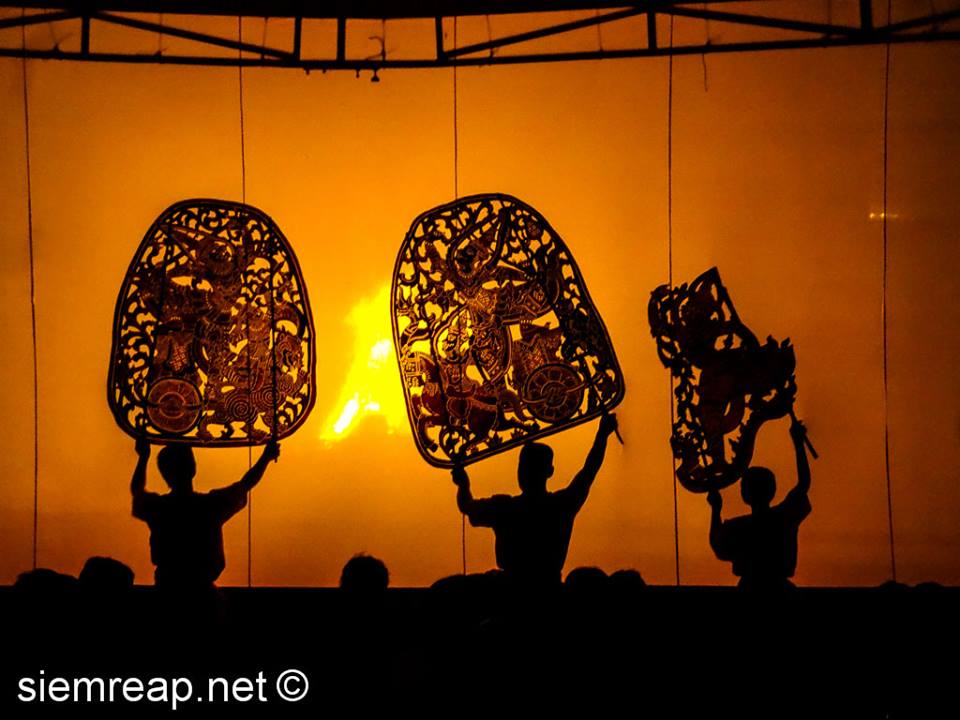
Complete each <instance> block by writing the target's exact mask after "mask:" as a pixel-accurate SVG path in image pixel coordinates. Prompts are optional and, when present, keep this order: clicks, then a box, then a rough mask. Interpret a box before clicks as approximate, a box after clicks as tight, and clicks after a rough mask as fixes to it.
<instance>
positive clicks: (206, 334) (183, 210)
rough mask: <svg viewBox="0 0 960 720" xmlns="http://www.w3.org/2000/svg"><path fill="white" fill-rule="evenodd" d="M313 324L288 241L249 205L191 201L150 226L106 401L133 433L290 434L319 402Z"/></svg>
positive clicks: (126, 300) (219, 437)
mask: <svg viewBox="0 0 960 720" xmlns="http://www.w3.org/2000/svg"><path fill="white" fill-rule="evenodd" d="M314 362H315V350H314V331H313V322H312V319H311V315H310V305H309V302H308V300H307V291H306V287H305V286H304V283H303V276H302V275H301V273H300V267H299V265H298V264H297V259H296V256H295V255H294V254H293V250H292V249H291V247H290V244H289V243H288V242H287V239H286V238H285V237H284V236H283V234H282V233H281V232H280V230H279V229H278V228H277V226H276V225H275V224H274V222H273V221H272V220H271V219H270V218H268V217H267V216H266V215H264V214H263V213H262V212H260V211H259V210H257V209H256V208H254V207H251V206H249V205H241V204H239V203H230V202H223V201H220V200H187V201H184V202H180V203H177V204H176V205H173V206H172V207H170V208H168V209H167V210H166V211H165V212H164V213H163V214H162V215H161V216H160V217H159V218H158V219H157V220H156V222H154V223H153V225H152V226H151V227H150V230H148V231H147V234H146V236H145V237H144V239H143V242H141V243H140V247H139V248H138V249H137V253H136V255H135V256H134V258H133V261H132V262H131V263H130V268H129V269H128V270H127V275H126V277H125V278H124V281H123V285H122V287H121V288H120V295H119V297H118V299H117V309H116V313H115V317H114V329H113V350H112V352H111V362H110V377H109V381H108V400H109V403H110V409H111V410H112V411H113V415H114V417H115V418H116V421H117V424H119V425H120V427H121V428H122V429H123V430H124V431H125V432H127V433H128V434H130V435H132V436H134V437H137V436H140V435H143V434H145V435H146V436H147V437H148V438H150V439H152V440H158V441H163V442H177V441H182V442H189V443H191V444H194V445H249V444H256V443H263V442H266V441H267V440H269V439H270V438H271V437H274V438H277V439H279V438H283V437H286V436H287V435H289V434H290V433H292V432H293V431H294V430H296V428H297V427H299V426H300V424H301V423H302V422H303V421H304V420H305V419H306V417H307V415H308V414H309V412H310V409H311V407H312V406H313V399H314V392H313V388H314V382H315V380H314Z"/></svg>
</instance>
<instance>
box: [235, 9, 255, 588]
mask: <svg viewBox="0 0 960 720" xmlns="http://www.w3.org/2000/svg"><path fill="white" fill-rule="evenodd" d="M237 42H238V43H242V42H243V16H242V15H238V16H237ZM242 59H243V50H241V49H240V48H237V85H238V89H239V105H240V198H241V202H242V203H243V205H244V206H246V204H247V147H246V132H245V128H244V122H243V63H242V62H241V61H242ZM241 220H242V217H241ZM241 232H242V233H246V227H245V226H244V227H243V229H242V230H241ZM249 302H251V303H252V299H251V300H250V301H249ZM247 313H248V315H247V346H246V347H247V396H248V397H247V402H248V403H249V406H250V410H249V412H248V417H247V439H248V440H249V439H250V436H251V434H252V431H253V395H252V394H251V392H250V375H251V370H250V317H249V308H248V311H247ZM252 467H253V445H251V444H250V443H249V442H248V443H247V470H248V471H249V470H250V468H252ZM252 585H253V493H252V492H248V493H247V587H251V586H252Z"/></svg>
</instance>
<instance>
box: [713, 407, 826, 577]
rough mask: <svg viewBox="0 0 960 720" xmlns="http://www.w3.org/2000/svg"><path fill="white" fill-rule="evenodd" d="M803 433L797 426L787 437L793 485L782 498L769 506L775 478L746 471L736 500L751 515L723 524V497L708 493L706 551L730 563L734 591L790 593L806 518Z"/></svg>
mask: <svg viewBox="0 0 960 720" xmlns="http://www.w3.org/2000/svg"><path fill="white" fill-rule="evenodd" d="M806 435H807V431H806V428H805V427H804V426H803V423H801V422H800V421H799V420H796V419H794V421H793V423H792V424H791V425H790V437H791V438H792V439H793V446H794V450H795V452H796V456H797V484H796V486H795V487H794V488H793V489H792V490H791V491H790V492H788V493H787V496H786V498H784V500H783V501H782V502H780V503H778V504H777V505H773V506H771V505H770V503H771V502H773V498H774V496H775V495H776V493H777V482H776V477H775V476H774V474H773V472H772V471H771V470H769V469H768V468H765V467H750V468H747V470H746V472H744V474H743V477H742V479H741V480H740V494H741V496H742V497H743V501H744V502H745V503H746V504H747V505H749V506H750V514H749V515H743V516H741V517H735V518H732V519H730V520H726V521H724V520H722V519H721V516H720V513H721V508H722V507H723V497H722V496H721V495H720V491H719V490H717V489H715V488H714V489H712V490H711V491H710V492H709V493H708V494H707V502H709V503H710V507H711V515H710V547H711V548H713V552H714V553H715V554H716V556H717V558H718V559H720V560H725V561H727V562H731V563H733V574H734V575H736V576H737V577H739V578H740V582H739V583H738V586H739V587H741V588H745V589H749V590H781V589H784V588H792V587H793V583H792V582H791V581H790V578H791V577H793V574H794V572H795V571H796V568H797V534H798V532H799V530H800V523H802V522H803V521H804V519H805V518H806V517H807V515H809V514H810V511H811V509H812V508H811V505H810V498H809V496H808V493H809V490H810V463H809V461H808V460H807V452H806V445H805V440H806Z"/></svg>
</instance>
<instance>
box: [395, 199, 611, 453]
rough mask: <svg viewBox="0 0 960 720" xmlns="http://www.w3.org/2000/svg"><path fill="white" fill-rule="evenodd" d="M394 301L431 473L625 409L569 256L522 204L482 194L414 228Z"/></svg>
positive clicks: (412, 404)
mask: <svg viewBox="0 0 960 720" xmlns="http://www.w3.org/2000/svg"><path fill="white" fill-rule="evenodd" d="M392 297H393V339H394V347H395V348H396V351H397V360H398V362H399V364H400V374H401V376H402V381H403V391H404V397H405V399H406V404H407V414H408V416H409V419H410V426H411V428H412V430H413V436H414V439H415V440H416V443H417V448H418V449H419V450H420V453H421V454H422V455H423V457H424V458H425V459H426V460H427V462H429V463H431V464H432V465H438V466H441V467H449V466H451V465H453V464H454V462H462V463H468V462H473V461H475V460H479V459H481V458H484V457H488V456H490V455H493V454H495V453H498V452H502V451H504V450H507V449H508V448H511V447H514V446H516V445H519V444H520V443H523V442H525V441H527V440H532V439H534V438H539V437H543V436H545V435H548V434H550V433H554V432H558V431H559V430H562V429H564V428H567V427H570V426H572V425H576V424H578V423H581V422H584V421H586V420H589V419H591V418H594V417H597V416H598V415H600V414H601V413H603V412H607V411H609V410H611V409H613V408H614V407H615V406H616V405H617V404H618V403H619V402H620V401H621V399H622V398H623V392H624V388H623V375H622V373H621V372H620V367H619V365H618V364H617V358H616V355H615V354H614V351H613V345H612V344H611V342H610V338H609V336H608V335H607V331H606V328H605V327H604V325H603V321H602V320H601V319H600V315H599V313H598V312H597V310H596V308H595V307H594V306H593V303H592V302H591V300H590V296H589V294H588V293H587V288H586V285H585V284H584V282H583V278H582V277H581V275H580V271H579V269H578V268H577V265H576V263H575V262H574V260H573V256H572V255H571V254H570V252H569V250H567V247H566V245H564V243H563V240H561V239H560V236H559V235H557V233H556V232H555V231H554V230H553V228H551V227H550V225H549V224H548V223H547V221H546V220H545V219H544V218H543V217H542V216H541V215H540V214H539V213H537V212H536V211H535V210H534V209H533V208H531V207H529V206H527V205H524V204H523V203H522V202H520V201H519V200H517V199H516V198H512V197H510V196H508V195H475V196H473V197H467V198H463V199H461V200H457V201H456V202H453V203H450V204H447V205H443V206H441V207H439V208H435V209H433V210H430V211H429V212H426V213H424V214H422V215H421V216H420V217H418V218H417V219H416V220H415V221H414V222H413V225H412V226H411V228H410V231H409V232H408V233H407V236H406V239H405V240H404V243H403V247H402V248H401V249H400V253H399V255H398V256H397V263H396V267H395V269H394V274H393V288H392Z"/></svg>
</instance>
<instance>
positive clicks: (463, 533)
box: [453, 15, 490, 575]
mask: <svg viewBox="0 0 960 720" xmlns="http://www.w3.org/2000/svg"><path fill="white" fill-rule="evenodd" d="M489 27H490V25H489V18H488V19H487V29H488V31H489ZM453 49H454V50H456V49H457V16H456V15H454V16H453ZM457 102H458V101H457V65H456V60H455V59H454V65H453V199H454V200H457V199H459V198H460V178H459V171H460V130H459V125H460V119H459V116H458V115H457ZM460 567H461V570H462V572H463V574H464V575H466V574H467V516H466V515H465V514H464V513H460Z"/></svg>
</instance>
